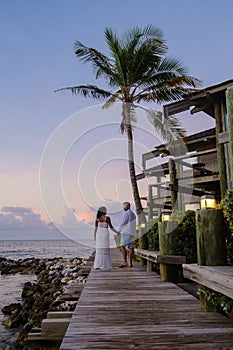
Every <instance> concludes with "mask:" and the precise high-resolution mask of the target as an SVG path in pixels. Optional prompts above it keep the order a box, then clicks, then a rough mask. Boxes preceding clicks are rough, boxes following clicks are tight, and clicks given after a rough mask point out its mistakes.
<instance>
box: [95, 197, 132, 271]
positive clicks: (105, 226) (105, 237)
mask: <svg viewBox="0 0 233 350" xmlns="http://www.w3.org/2000/svg"><path fill="white" fill-rule="evenodd" d="M123 210H124V215H123V217H122V221H121V224H120V227H119V228H118V230H115V228H114V227H113V226H112V222H111V219H110V217H109V216H107V215H106V214H107V210H106V208H105V207H100V208H99V210H98V212H97V216H96V220H95V229H94V240H95V241H96V254H95V261H94V269H105V270H106V269H111V268H112V264H111V259H110V246H109V228H110V229H111V230H112V231H113V232H115V233H116V234H117V235H118V236H119V238H120V248H121V252H122V257H123V263H122V264H121V265H120V266H119V267H120V268H123V267H126V266H128V263H127V251H126V247H128V249H129V267H133V250H134V243H133V241H134V239H135V235H136V216H135V214H134V213H133V212H132V210H131V209H130V203H129V202H124V203H123Z"/></svg>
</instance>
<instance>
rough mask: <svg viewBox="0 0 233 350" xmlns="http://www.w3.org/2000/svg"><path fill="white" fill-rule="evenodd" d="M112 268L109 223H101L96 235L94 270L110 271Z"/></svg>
mask: <svg viewBox="0 0 233 350" xmlns="http://www.w3.org/2000/svg"><path fill="white" fill-rule="evenodd" d="M111 268H112V264H111V259H110V246H109V230H108V223H107V222H106V221H102V222H101V221H99V223H98V229H97V233H96V252H95V261H94V269H104V270H108V269H111Z"/></svg>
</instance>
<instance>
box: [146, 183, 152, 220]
mask: <svg viewBox="0 0 233 350" xmlns="http://www.w3.org/2000/svg"><path fill="white" fill-rule="evenodd" d="M147 207H148V224H149V226H150V224H151V221H152V219H153V196H152V185H149V186H148V202H147Z"/></svg>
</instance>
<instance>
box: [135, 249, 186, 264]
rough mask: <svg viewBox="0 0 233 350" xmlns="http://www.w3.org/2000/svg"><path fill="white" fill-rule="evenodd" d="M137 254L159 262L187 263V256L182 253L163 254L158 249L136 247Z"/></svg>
mask: <svg viewBox="0 0 233 350" xmlns="http://www.w3.org/2000/svg"><path fill="white" fill-rule="evenodd" d="M134 252H135V255H137V256H139V257H141V258H143V259H146V260H149V261H152V262H154V263H157V264H174V265H176V264H185V263H186V257H185V256H182V255H164V254H163V255H161V254H160V253H159V252H157V251H153V250H145V249H138V248H137V249H136V248H135V249H134Z"/></svg>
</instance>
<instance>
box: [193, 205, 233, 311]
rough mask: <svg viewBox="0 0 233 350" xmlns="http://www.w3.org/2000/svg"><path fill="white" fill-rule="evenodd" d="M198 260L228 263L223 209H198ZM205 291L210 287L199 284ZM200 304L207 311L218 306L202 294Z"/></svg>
mask: <svg viewBox="0 0 233 350" xmlns="http://www.w3.org/2000/svg"><path fill="white" fill-rule="evenodd" d="M196 233H197V260H198V264H199V265H203V266H217V265H226V263H227V255H226V241H225V236H224V233H225V230H224V219H223V213H222V211H221V210H215V209H206V210H197V211H196ZM199 289H200V290H202V291H203V292H209V291H210V290H209V288H207V287H205V286H203V285H199ZM199 299H200V306H201V309H202V310H205V311H214V312H215V311H217V310H216V306H215V305H214V304H212V303H211V302H210V301H208V299H207V298H206V297H205V295H204V294H200V298H199Z"/></svg>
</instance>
